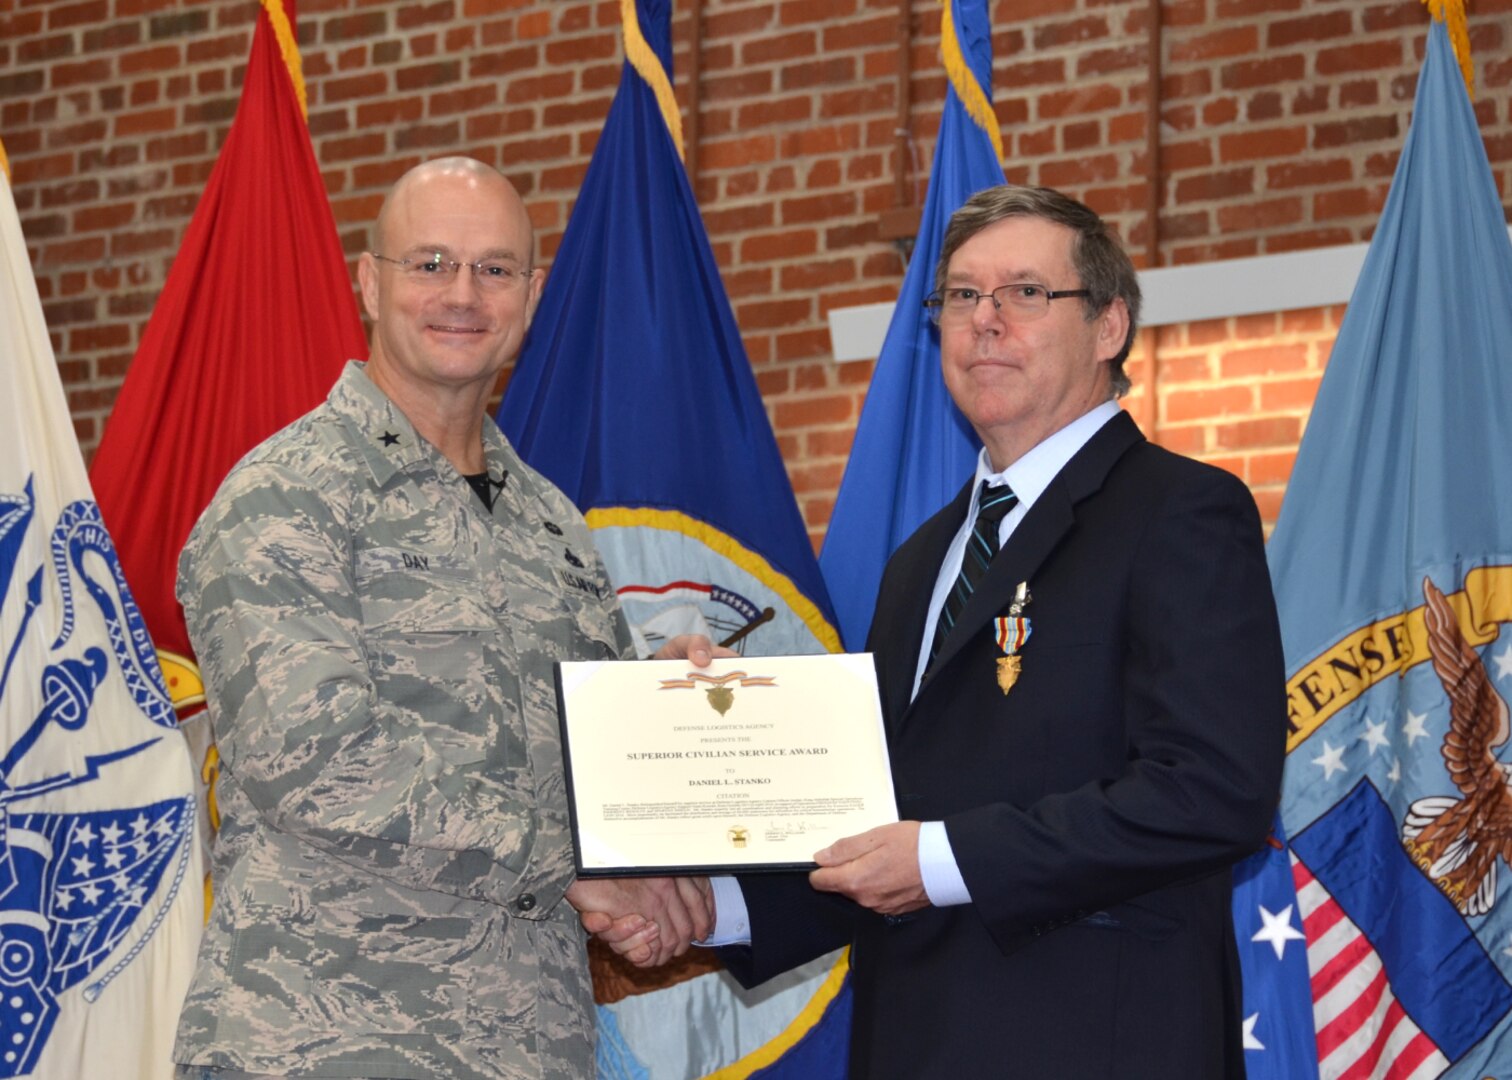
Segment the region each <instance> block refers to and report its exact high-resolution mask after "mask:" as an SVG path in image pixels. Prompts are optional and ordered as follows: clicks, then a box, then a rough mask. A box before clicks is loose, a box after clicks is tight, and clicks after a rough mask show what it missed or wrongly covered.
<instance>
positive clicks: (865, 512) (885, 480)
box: [819, 0, 1003, 650]
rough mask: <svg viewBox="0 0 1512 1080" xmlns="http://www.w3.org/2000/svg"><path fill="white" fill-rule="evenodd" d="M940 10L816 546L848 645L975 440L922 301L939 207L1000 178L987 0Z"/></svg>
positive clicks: (935, 249) (943, 213) (944, 211)
mask: <svg viewBox="0 0 1512 1080" xmlns="http://www.w3.org/2000/svg"><path fill="white" fill-rule="evenodd" d="M942 6H943V8H944V11H943V13H942V24H943V25H942V32H941V53H942V57H943V60H944V63H945V69H946V72H947V73H948V74H949V76H950V86H949V88H948V89H947V90H946V92H945V111H944V113H943V114H941V116H940V136H939V140H938V141H937V142H936V143H935V154H934V164H933V165H932V166H931V167H930V173H929V193H928V195H927V196H925V199H924V214H923V217H922V218H921V219H920V221H919V231H918V237H917V239H916V240H915V242H914V249H913V256H912V257H911V258H910V259H909V262H908V271H907V273H905V274H904V276H903V288H902V291H901V293H900V294H899V296H898V305H897V308H896V309H895V310H894V311H893V318H892V324H891V325H890V326H889V327H888V329H887V337H886V338H885V339H884V341H883V343H882V352H881V354H880V355H879V356H878V357H877V366H876V370H875V372H874V373H873V375H872V380H871V386H870V388H869V389H868V390H867V392H866V405H865V407H864V408H863V409H862V411H861V420H860V423H859V424H857V426H856V438H855V442H854V443H853V445H852V447H851V453H850V460H849V462H848V463H847V464H846V467H845V476H844V478H843V479H842V480H841V482H840V492H839V495H838V496H837V497H836V499H835V510H834V513H833V514H832V515H831V518H830V525H829V530H828V532H827V533H826V535H825V539H824V548H823V550H822V551H821V552H820V554H819V569H820V570H821V571H822V572H823V574H824V582H825V585H826V586H828V588H829V594H830V598H831V599H832V600H833V601H834V605H835V617H836V619H837V620H838V621H839V626H840V636H841V639H842V640H843V641H844V642H845V645H846V647H847V648H849V649H852V650H855V649H860V648H861V647H862V645H863V644H864V642H865V641H866V631H867V628H868V627H869V626H870V625H871V617H872V608H873V607H874V606H875V605H876V601H877V588H878V586H879V585H881V583H882V569H883V567H884V566H886V564H887V560H888V557H889V556H890V555H892V553H893V551H894V550H896V548H897V547H898V545H899V544H901V543H902V542H903V541H904V540H906V539H908V537H909V535H910V534H912V533H913V531H914V530H915V529H917V528H918V527H919V526H920V525H922V524H923V523H924V521H925V520H926V519H928V518H929V517H930V516H931V515H933V514H934V512H935V511H937V510H939V509H940V507H942V506H944V505H945V504H946V503H947V502H949V501H950V499H951V498H952V497H953V496H954V495H955V493H956V492H957V491H958V490H959V489H960V487H961V485H962V484H963V483H965V482H966V480H967V479H969V478H970V476H971V472H972V469H973V468H975V466H976V454H977V451H978V450H979V449H980V448H981V445H982V444H981V443H980V442H979V441H978V440H977V437H976V434H975V433H974V432H973V431H972V430H971V426H970V425H969V424H968V423H967V422H966V418H965V417H963V416H962V415H961V413H960V410H958V409H957V408H956V407H955V404H954V403H953V402H952V401H951V400H950V394H949V392H947V391H946V389H945V380H944V378H943V377H942V376H941V374H940V339H939V335H938V333H937V332H936V331H935V329H934V327H933V326H931V325H930V322H929V319H928V317H927V316H926V315H925V312H924V307H923V303H924V298H925V297H926V296H928V295H929V293H930V292H931V291H932V290H933V289H934V272H935V263H936V261H938V259H939V256H940V242H941V240H942V239H943V238H944V236H945V226H946V225H947V224H948V223H949V221H950V215H951V214H953V213H955V212H956V210H958V209H959V208H960V206H961V204H962V203H964V202H965V201H966V200H967V199H969V198H970V197H971V196H972V195H974V194H976V193H977V192H978V191H981V190H982V189H983V188H989V187H994V186H996V185H998V184H1001V183H1002V182H1003V167H1002V165H1001V164H999V161H1000V149H999V144H998V138H997V127H996V125H997V120H996V118H995V117H993V116H992V110H991V101H992V23H991V18H990V16H989V13H988V10H987V0H944V3H943V5H942Z"/></svg>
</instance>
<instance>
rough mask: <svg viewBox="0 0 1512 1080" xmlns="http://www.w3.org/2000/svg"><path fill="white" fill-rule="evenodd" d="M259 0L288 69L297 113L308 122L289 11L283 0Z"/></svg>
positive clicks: (302, 69)
mask: <svg viewBox="0 0 1512 1080" xmlns="http://www.w3.org/2000/svg"><path fill="white" fill-rule="evenodd" d="M261 2H262V6H263V8H264V10H266V11H267V13H268V22H270V23H272V24H273V37H274V39H275V40H277V42H278V51H279V53H280V54H282V56H283V62H284V66H285V67H287V68H288V69H289V81H290V82H292V83H293V84H294V96H295V97H296V98H298V99H299V115H300V116H303V117H304V118H305V120H306V122H308V121H309V118H310V103H309V100H308V99H307V98H306V96H305V81H304V68H303V66H302V65H301V64H300V61H299V42H298V41H297V40H296V39H295V37H294V27H292V26H290V25H289V13H288V12H287V11H285V10H284V6H283V0H261Z"/></svg>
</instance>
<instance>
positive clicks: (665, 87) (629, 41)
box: [620, 0, 688, 161]
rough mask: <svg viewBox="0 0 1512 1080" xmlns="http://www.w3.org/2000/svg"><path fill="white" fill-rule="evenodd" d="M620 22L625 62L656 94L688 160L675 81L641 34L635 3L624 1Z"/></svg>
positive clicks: (680, 153)
mask: <svg viewBox="0 0 1512 1080" xmlns="http://www.w3.org/2000/svg"><path fill="white" fill-rule="evenodd" d="M620 22H621V23H623V24H624V32H625V59H626V60H629V61H630V66H631V67H633V68H635V70H636V72H637V73H639V75H640V77H641V78H643V79H645V80H646V83H647V84H648V85H649V86H650V87H651V90H652V92H653V93H655V94H656V103H657V104H658V105H660V106H661V114H662V119H663V120H665V121H666V123H667V130H668V131H669V132H671V133H672V142H673V144H674V145H675V146H676V147H677V156H678V157H679V158H681V159H682V160H684V161H686V160H687V158H688V155H687V154H685V153H684V152H683V130H682V111H681V110H680V109H678V107H677V98H676V96H675V95H674V94H673V93H672V80H671V79H669V78H668V77H667V69H666V68H664V67H662V63H661V61H660V60H659V59H657V56H656V52H655V50H654V49H652V48H651V44H650V42H648V41H647V40H646V38H645V35H643V34H642V33H641V28H640V16H639V15H638V14H637V12H636V8H635V0H620Z"/></svg>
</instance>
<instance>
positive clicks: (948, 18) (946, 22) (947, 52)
mask: <svg viewBox="0 0 1512 1080" xmlns="http://www.w3.org/2000/svg"><path fill="white" fill-rule="evenodd" d="M1428 2H1430V0H1424V3H1428ZM1438 2H1440V3H1442V2H1443V0H1438ZM940 7H941V8H942V11H941V15H940V56H941V58H942V59H943V60H944V61H945V74H947V75H948V76H950V85H951V86H953V87H955V92H956V97H958V98H960V99H961V104H962V105H964V106H965V107H966V115H967V116H970V117H971V118H972V119H973V120H975V121H976V123H977V126H979V127H980V128H981V129H982V130H983V131H985V132H986V133H987V137H988V138H989V139H991V140H992V152H993V153H994V154H996V155H997V159H998V161H1000V162H1001V161H1002V160H1003V158H1004V154H1003V136H1002V134H1001V133H1000V132H999V131H998V119H997V113H995V112H993V111H992V102H991V101H990V100H989V99H988V97H987V95H986V94H985V93H984V92H983V91H982V87H981V84H980V83H978V82H977V80H976V76H975V75H974V74H972V71H971V65H970V64H968V63H966V55H965V54H964V53H963V52H962V51H961V39H960V38H958V37H957V36H956V28H955V16H954V15H952V14H951V0H940Z"/></svg>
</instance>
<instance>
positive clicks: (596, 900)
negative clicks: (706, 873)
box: [567, 877, 714, 967]
mask: <svg viewBox="0 0 1512 1080" xmlns="http://www.w3.org/2000/svg"><path fill="white" fill-rule="evenodd" d="M567 901H568V903H570V904H571V905H572V906H573V907H575V908H577V910H578V913H579V917H580V918H581V920H582V923H583V928H584V929H585V930H587V931H588V932H589V933H591V934H596V935H597V936H598V937H599V939H600V940H601V941H603V942H604V943H605V944H606V945H608V946H609V947H610V948H611V949H613V950H614V951H615V952H617V953H619V954H620V955H621V956H623V957H624V958H625V959H626V960H628V961H630V962H631V963H632V964H634V965H636V966H637V967H655V966H658V965H661V964H665V963H666V962H667V961H668V960H671V959H672V958H673V957H675V956H681V955H682V954H683V953H685V952H687V951H688V946H689V945H691V944H692V943H693V942H694V941H695V940H698V939H701V938H706V937H708V936H709V934H711V933H712V932H713V930H714V898H713V895H712V893H711V892H710V888H709V879H708V878H687V877H680V878H593V879H584V878H580V879H578V880H577V881H576V882H574V883H573V885H572V888H570V889H568V890H567Z"/></svg>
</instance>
